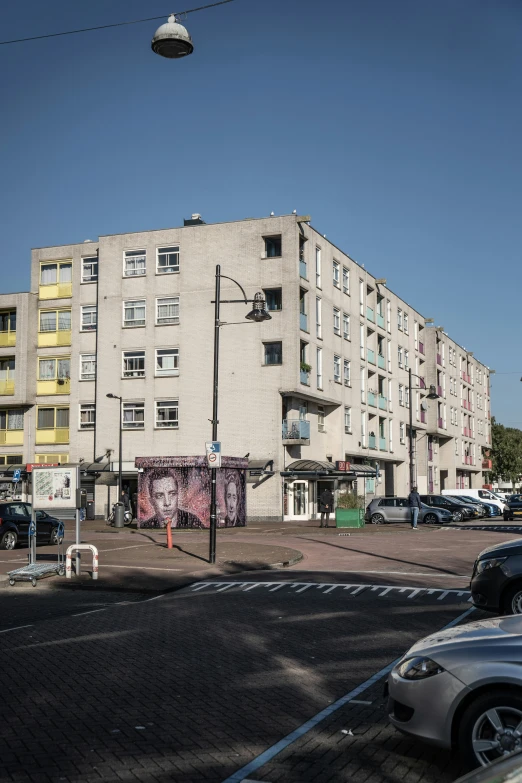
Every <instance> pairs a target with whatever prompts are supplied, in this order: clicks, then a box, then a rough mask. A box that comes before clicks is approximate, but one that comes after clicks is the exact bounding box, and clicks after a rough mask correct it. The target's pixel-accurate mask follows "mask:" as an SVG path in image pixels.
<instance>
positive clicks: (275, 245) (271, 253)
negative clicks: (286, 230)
mask: <svg viewBox="0 0 522 783" xmlns="http://www.w3.org/2000/svg"><path fill="white" fill-rule="evenodd" d="M281 255H282V245H281V234H279V235H278V236H274V237H265V258H279V257H280V256H281Z"/></svg>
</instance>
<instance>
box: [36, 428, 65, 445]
mask: <svg viewBox="0 0 522 783" xmlns="http://www.w3.org/2000/svg"><path fill="white" fill-rule="evenodd" d="M42 443H69V427H56V428H55V429H48V430H39V429H37V430H36V445H37V446H39V445H40V444H42Z"/></svg>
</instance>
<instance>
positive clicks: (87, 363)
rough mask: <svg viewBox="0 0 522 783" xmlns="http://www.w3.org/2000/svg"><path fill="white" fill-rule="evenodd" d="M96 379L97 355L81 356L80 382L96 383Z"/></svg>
mask: <svg viewBox="0 0 522 783" xmlns="http://www.w3.org/2000/svg"><path fill="white" fill-rule="evenodd" d="M95 378H96V354H95V353H81V354H80V380H81V381H94V379H95Z"/></svg>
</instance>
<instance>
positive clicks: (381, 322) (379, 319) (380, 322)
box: [377, 313, 384, 329]
mask: <svg viewBox="0 0 522 783" xmlns="http://www.w3.org/2000/svg"><path fill="white" fill-rule="evenodd" d="M377 326H380V327H381V329H384V316H383V315H381V314H380V313H377Z"/></svg>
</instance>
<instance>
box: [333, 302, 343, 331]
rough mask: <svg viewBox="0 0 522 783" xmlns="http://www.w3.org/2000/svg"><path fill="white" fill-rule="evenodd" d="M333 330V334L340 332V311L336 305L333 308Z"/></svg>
mask: <svg viewBox="0 0 522 783" xmlns="http://www.w3.org/2000/svg"><path fill="white" fill-rule="evenodd" d="M333 330H334V334H339V335H340V334H341V313H340V311H339V310H338V309H337V307H334V309H333Z"/></svg>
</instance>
